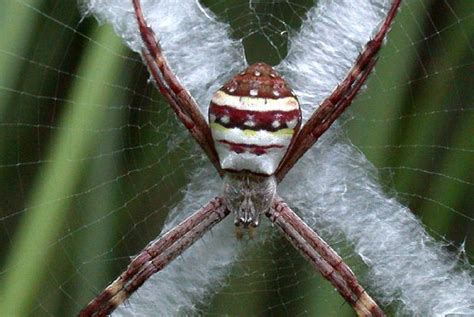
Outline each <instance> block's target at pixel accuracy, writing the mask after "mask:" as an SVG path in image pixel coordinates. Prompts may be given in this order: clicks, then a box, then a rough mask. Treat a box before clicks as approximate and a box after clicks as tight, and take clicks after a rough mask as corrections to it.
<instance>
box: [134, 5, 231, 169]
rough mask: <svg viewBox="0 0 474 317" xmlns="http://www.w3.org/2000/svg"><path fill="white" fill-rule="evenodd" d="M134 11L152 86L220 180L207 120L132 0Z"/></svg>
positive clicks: (218, 166)
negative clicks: (170, 65) (151, 78)
mask: <svg viewBox="0 0 474 317" xmlns="http://www.w3.org/2000/svg"><path fill="white" fill-rule="evenodd" d="M133 7H134V10H135V15H136V18H137V23H138V27H139V29H140V35H141V37H142V40H143V43H144V44H145V49H143V50H142V56H143V59H144V60H145V62H146V64H147V66H148V70H149V71H150V74H151V75H152V77H153V80H154V81H155V84H156V85H157V87H158V89H159V90H160V92H161V94H162V95H163V96H164V97H165V98H166V100H167V102H168V104H169V105H170V107H171V108H172V109H173V111H174V112H175V113H176V115H177V116H178V118H179V120H180V121H181V122H182V123H183V124H184V126H185V127H186V128H187V129H188V130H189V132H190V133H191V135H192V136H193V137H194V139H195V140H196V141H197V142H198V144H199V145H200V146H201V148H202V149H203V150H204V153H206V155H207V157H208V158H209V160H210V161H211V162H212V164H213V165H214V167H215V168H216V170H217V171H218V173H219V174H220V175H221V176H222V175H223V172H222V168H221V166H220V164H219V159H218V157H217V153H216V150H215V148H214V144H213V141H212V137H211V132H210V129H209V126H208V124H207V122H206V119H205V118H204V116H203V115H202V113H201V111H200V110H199V107H198V105H197V103H196V101H195V100H194V99H193V97H192V96H191V94H190V93H189V92H188V91H187V90H186V89H185V88H184V87H183V85H181V83H180V82H179V80H178V78H177V77H176V75H175V74H174V73H173V72H172V71H171V69H170V67H169V65H168V62H167V61H166V58H165V57H164V55H163V52H162V49H161V46H160V43H159V42H158V41H157V40H156V37H155V34H154V33H153V30H152V29H151V28H150V27H148V26H147V24H146V21H145V18H144V16H143V12H142V8H141V5H140V1H139V0H133Z"/></svg>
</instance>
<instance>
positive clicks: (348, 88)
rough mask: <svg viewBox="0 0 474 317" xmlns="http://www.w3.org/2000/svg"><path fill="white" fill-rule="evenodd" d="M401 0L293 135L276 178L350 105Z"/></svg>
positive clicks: (396, 0) (283, 175) (282, 175)
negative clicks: (351, 65) (350, 65)
mask: <svg viewBox="0 0 474 317" xmlns="http://www.w3.org/2000/svg"><path fill="white" fill-rule="evenodd" d="M400 3H401V0H394V1H393V3H392V6H391V8H390V10H389V11H388V13H387V17H386V18H385V20H384V21H383V23H382V25H381V26H380V29H379V31H378V32H377V34H376V35H375V36H374V38H373V39H372V40H371V41H369V42H368V43H367V44H366V45H365V48H364V50H363V51H362V52H361V53H360V55H359V57H358V58H357V60H356V61H355V64H354V66H353V67H352V68H351V70H350V71H349V73H348V74H347V75H346V77H345V78H344V80H343V81H342V82H341V83H340V84H339V85H338V86H337V87H336V89H335V90H334V91H333V92H332V93H331V95H330V96H329V97H328V98H326V99H325V100H324V101H323V102H322V104H321V105H320V106H319V108H318V110H316V112H315V113H314V114H313V115H312V116H311V118H310V119H309V120H308V121H307V122H306V124H305V125H304V126H303V128H302V129H301V131H300V132H299V133H298V135H297V136H296V137H295V140H294V141H293V142H292V145H291V147H290V148H289V150H288V152H287V153H286V155H285V157H284V158H283V160H282V161H281V163H280V166H279V167H278V170H277V172H276V177H277V180H278V181H281V180H282V179H283V178H284V177H285V175H286V173H288V171H289V170H290V169H291V168H292V167H293V165H295V163H296V162H297V161H298V160H299V159H300V158H301V156H303V154H304V153H305V152H306V151H307V150H308V149H309V148H310V147H311V146H313V144H314V143H315V142H316V141H317V140H318V139H319V137H320V136H321V135H322V134H323V133H324V132H326V130H327V129H329V127H330V126H331V125H332V124H333V123H334V121H335V120H336V119H337V118H338V117H339V116H340V115H341V114H342V113H343V112H344V110H345V109H347V107H349V106H350V105H351V103H352V101H353V100H354V98H355V97H356V95H357V93H358V92H359V90H360V89H361V88H362V86H363V84H364V83H365V81H366V80H367V78H368V77H369V75H370V73H371V72H372V69H373V68H374V66H375V63H376V61H377V60H376V58H375V56H376V55H377V53H378V52H379V51H380V48H381V47H382V44H383V40H384V39H385V36H386V35H387V33H388V31H389V29H390V26H391V24H392V21H393V19H394V18H395V16H396V14H397V12H398V8H399V7H400Z"/></svg>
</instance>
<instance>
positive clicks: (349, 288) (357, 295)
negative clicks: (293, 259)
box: [266, 197, 385, 317]
mask: <svg viewBox="0 0 474 317" xmlns="http://www.w3.org/2000/svg"><path fill="white" fill-rule="evenodd" d="M266 216H267V217H268V218H270V220H271V221H272V222H273V223H274V224H276V225H277V226H278V228H279V229H280V230H281V231H282V232H283V234H284V235H285V237H286V238H287V239H288V240H289V241H290V242H291V243H292V244H293V246H294V247H295V248H296V249H297V250H298V251H299V252H300V253H301V254H302V255H303V256H304V257H305V258H307V259H308V260H309V262H310V263H311V264H312V265H313V266H314V267H315V268H316V269H317V270H318V271H319V272H320V273H321V274H322V276H323V277H324V278H325V279H327V280H328V281H329V282H331V284H333V285H334V287H335V288H336V289H337V291H338V292H339V293H340V294H341V295H342V297H344V299H345V300H346V301H347V302H348V303H349V304H350V305H351V306H352V307H353V308H354V310H355V311H356V313H357V314H358V315H359V316H367V317H368V316H374V317H375V316H385V314H384V313H383V311H382V309H380V307H379V306H378V305H377V303H376V302H375V301H374V300H373V299H372V298H371V297H370V296H369V295H368V294H367V292H366V291H365V290H364V288H363V287H362V286H361V285H360V284H359V282H358V280H357V278H356V276H355V275H354V273H352V271H351V269H350V268H349V267H348V266H347V264H345V263H344V262H343V260H342V258H341V257H340V256H339V255H338V254H337V253H336V251H334V250H333V249H332V248H331V247H330V246H329V245H328V244H327V243H326V242H325V241H324V240H323V239H322V238H321V237H320V236H319V235H318V234H317V233H316V232H314V231H313V230H312V229H311V228H310V227H308V225H306V223H305V222H304V221H303V220H301V218H300V217H298V215H296V214H295V213H294V212H293V210H291V209H290V208H289V207H288V205H287V204H286V203H285V202H284V201H283V200H282V199H281V198H279V197H276V198H275V199H274V201H273V205H272V208H270V209H269V210H268V211H267V212H266Z"/></svg>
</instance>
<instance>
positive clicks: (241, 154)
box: [80, 0, 401, 316]
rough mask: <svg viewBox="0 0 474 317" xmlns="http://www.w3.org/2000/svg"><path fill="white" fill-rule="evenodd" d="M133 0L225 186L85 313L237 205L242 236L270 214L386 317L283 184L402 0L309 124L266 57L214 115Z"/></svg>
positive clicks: (367, 67) (365, 72)
mask: <svg viewBox="0 0 474 317" xmlns="http://www.w3.org/2000/svg"><path fill="white" fill-rule="evenodd" d="M132 2H133V7H134V10H135V15H136V19H137V23H138V27H139V30H140V35H141V37H142V40H143V43H144V48H143V49H142V56H143V59H144V62H145V63H146V65H147V67H148V69H149V71H150V73H151V76H152V77H153V79H154V82H155V84H156V86H157V87H158V89H159V90H160V92H161V93H162V95H163V96H164V97H165V99H166V100H167V102H168V103H169V105H170V106H171V108H172V109H173V111H174V112H175V113H176V115H177V117H178V118H179V120H180V121H181V122H182V123H183V124H184V126H185V127H186V128H187V129H188V130H189V132H190V133H191V135H192V136H193V137H194V139H195V140H196V141H197V143H198V144H199V145H200V147H201V148H202V150H203V151H204V152H205V154H206V155H207V157H208V158H209V160H210V161H211V162H212V164H213V165H214V167H215V168H216V170H217V172H218V173H219V175H220V176H221V177H222V178H223V190H222V194H221V195H220V196H218V197H216V198H214V199H212V200H211V201H210V202H208V203H207V204H206V205H205V206H203V207H202V208H201V209H199V210H198V211H196V212H195V213H194V214H193V215H191V216H190V217H188V218H187V219H185V220H184V221H183V222H181V223H180V224H178V225H177V226H176V227H175V228H173V229H172V230H170V231H168V232H167V233H165V234H164V235H162V236H161V237H160V238H159V239H157V240H155V241H152V242H151V243H150V244H149V245H148V246H146V247H145V248H144V249H143V250H142V251H141V252H140V253H139V254H138V255H137V256H136V257H135V258H134V259H133V260H132V261H131V263H130V264H129V266H128V267H127V269H126V270H125V271H124V272H123V273H122V274H121V275H120V276H119V277H118V278H117V279H116V280H115V281H113V282H112V283H111V284H110V285H109V286H107V287H106V288H105V289H104V290H103V291H102V292H101V293H100V294H99V295H98V296H97V297H96V298H94V299H93V300H92V301H91V302H90V303H89V304H88V305H87V306H86V307H85V308H84V309H83V310H82V311H81V312H80V316H104V315H107V314H110V313H111V312H112V311H113V310H114V309H115V308H116V307H117V306H118V305H120V304H121V303H123V302H124V301H125V300H126V299H127V298H128V297H129V296H130V295H131V294H132V293H133V292H134V291H136V290H137V289H138V288H139V287H140V286H141V285H142V284H143V283H144V282H145V281H146V280H147V279H148V278H150V276H151V275H153V274H155V273H157V272H159V271H160V270H162V269H163V268H164V267H165V266H166V265H167V264H169V263H170V262H171V261H173V260H174V259H175V258H176V257H177V256H178V255H180V254H181V253H183V252H184V251H185V250H186V249H187V248H188V247H189V246H191V245H192V244H193V243H194V242H195V241H197V240H198V239H199V238H200V237H202V236H203V235H204V233H206V232H207V231H209V230H210V229H211V228H212V227H213V226H214V225H216V224H217V223H218V222H220V221H221V220H223V219H224V218H225V217H226V216H228V215H229V214H230V213H233V214H234V217H235V220H234V224H235V226H236V235H237V238H242V236H243V233H244V232H245V231H248V233H249V235H250V236H251V237H252V235H253V230H255V228H257V227H258V225H259V222H260V216H261V215H262V214H264V215H265V216H267V217H268V218H269V219H270V221H271V222H272V223H274V224H275V225H276V226H277V227H278V228H279V230H280V231H281V232H282V233H283V235H284V236H285V237H286V238H287V239H288V240H289V241H290V242H291V243H292V245H293V246H294V247H295V248H296V249H297V250H298V251H299V252H300V253H301V254H302V255H303V256H304V257H305V258H306V259H307V260H308V261H309V262H310V263H311V264H312V265H313V266H314V268H315V269H317V270H318V271H319V272H320V273H321V274H322V276H323V277H324V278H326V279H327V280H328V281H329V282H330V283H332V284H333V286H334V287H335V288H336V289H337V291H338V292H339V293H340V294H341V296H342V297H343V298H344V299H345V301H346V302H347V303H349V304H350V305H351V306H352V307H353V309H354V310H355V312H356V313H357V314H358V315H359V316H384V312H383V311H382V309H381V308H380V307H379V306H378V305H377V303H376V302H375V301H374V300H373V299H372V298H371V297H370V296H369V294H368V293H367V292H366V291H365V290H364V288H363V287H362V286H361V285H360V284H359V282H358V280H357V278H356V276H355V275H354V274H353V273H352V271H351V270H350V268H349V267H348V266H347V265H346V264H345V263H344V262H343V260H342V258H341V257H340V256H339V255H338V254H337V253H336V252H335V251H334V250H333V249H332V248H331V247H330V246H329V245H328V244H327V243H326V242H325V241H324V240H323V239H322V238H321V237H319V235H318V234H317V233H316V232H314V231H313V230H312V229H311V228H310V227H309V226H307V225H306V224H305V223H304V221H303V220H302V219H301V218H299V217H298V215H297V214H296V213H295V212H294V211H293V210H291V209H290V207H289V206H288V205H287V204H286V203H285V202H284V201H283V199H282V198H280V197H279V196H278V195H277V193H276V190H277V185H278V183H279V182H281V181H282V180H283V178H284V177H285V175H286V174H287V173H288V171H289V170H290V169H291V168H292V167H293V166H294V164H295V163H296V162H297V161H298V160H299V159H300V158H301V156H302V155H303V154H304V153H305V152H306V151H307V150H308V149H309V148H310V147H311V146H312V145H313V144H314V143H315V142H316V141H317V140H318V138H319V137H320V136H321V135H322V134H323V133H324V132H325V131H326V130H327V129H328V128H329V127H330V126H331V124H332V123H333V122H334V121H335V120H336V119H337V118H338V117H339V116H340V115H341V114H342V113H343V112H344V110H345V109H346V108H347V107H348V106H349V105H350V104H351V103H352V101H353V99H354V98H355V96H356V95H357V93H358V92H359V90H360V88H361V87H362V85H363V84H364V83H365V81H366V79H367V77H368V76H369V74H370V73H371V71H372V70H373V68H374V66H375V64H376V61H377V58H376V55H377V53H378V52H379V50H380V48H381V46H382V44H383V40H384V39H385V37H386V35H387V33H388V31H389V29H390V26H391V24H392V21H393V19H394V18H395V16H396V14H397V11H398V8H399V6H400V3H401V0H393V2H392V4H391V7H390V9H389V11H388V13H387V16H386V18H385V20H384V21H383V23H382V24H381V25H380V27H379V30H378V32H377V33H376V34H375V36H374V37H373V39H372V40H370V41H369V42H368V43H366V45H365V47H364V49H363V50H362V52H361V53H360V54H359V56H358V58H357V59H356V61H355V63H354V65H353V66H352V68H351V69H350V70H349V72H348V74H347V75H346V77H345V78H344V79H343V80H342V81H341V82H340V83H339V85H338V86H337V87H336V89H334V90H333V92H332V93H331V95H330V96H329V97H327V98H326V99H325V100H324V101H323V102H322V103H321V105H320V106H319V107H318V108H317V110H316V111H315V112H314V113H313V114H312V116H311V117H310V118H309V120H308V121H307V122H306V123H305V124H304V125H303V126H301V109H300V105H299V103H298V99H297V96H296V95H295V94H294V93H293V91H292V90H291V88H290V87H289V85H288V84H287V83H286V81H285V80H284V79H283V78H282V77H281V76H280V75H279V74H278V73H277V72H276V71H275V70H273V68H272V67H271V66H269V65H267V64H264V63H256V64H253V65H250V66H249V67H248V68H246V69H245V70H243V71H242V72H240V73H239V74H237V75H236V76H235V77H233V78H232V79H231V80H229V81H228V82H227V83H225V84H224V85H223V87H222V88H220V89H219V90H218V91H217V92H216V93H215V94H214V96H213V97H212V100H211V104H210V107H209V114H208V115H209V117H208V121H209V124H208V123H207V121H206V119H205V118H204V116H203V115H202V113H201V112H200V110H199V108H198V105H197V104H196V101H195V100H194V99H193V98H192V96H191V95H190V93H189V92H188V91H187V90H186V89H185V88H184V87H183V86H182V85H181V83H180V82H179V80H178V79H177V77H176V76H175V74H174V73H173V72H172V71H171V69H170V67H169V66H168V63H167V60H166V58H165V56H164V55H163V53H162V50H161V46H160V44H159V42H158V40H157V39H156V37H155V34H154V32H153V30H152V29H151V28H149V27H148V26H147V23H146V21H145V18H144V15H143V12H142V8H141V5H140V1H139V0H132Z"/></svg>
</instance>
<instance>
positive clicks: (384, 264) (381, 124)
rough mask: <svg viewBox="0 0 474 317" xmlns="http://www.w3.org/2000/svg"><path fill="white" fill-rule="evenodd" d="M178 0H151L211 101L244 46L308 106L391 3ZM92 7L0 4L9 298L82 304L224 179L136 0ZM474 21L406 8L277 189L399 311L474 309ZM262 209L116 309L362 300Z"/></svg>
mask: <svg viewBox="0 0 474 317" xmlns="http://www.w3.org/2000/svg"><path fill="white" fill-rule="evenodd" d="M154 3H155V4H156V3H158V2H157V1H143V5H144V7H145V8H147V6H149V5H150V6H153V4H154ZM180 3H181V5H180V7H179V8H178V9H176V4H175V3H174V2H173V1H165V2H164V4H163V3H161V4H159V5H158V6H156V10H152V9H149V10H146V11H145V15H146V16H147V18H149V19H150V21H149V22H150V23H151V24H152V26H153V29H154V30H155V31H156V32H157V34H159V36H160V40H161V43H162V45H163V48H164V50H165V54H167V55H166V56H167V57H168V58H169V60H170V63H171V66H172V67H173V69H174V70H175V71H176V73H177V74H178V75H179V77H180V79H181V80H182V81H183V83H184V84H185V85H186V86H187V87H189V88H190V90H191V92H192V93H193V96H195V98H196V99H197V100H198V101H199V103H200V106H201V107H203V108H202V109H203V112H205V108H206V107H207V103H208V100H209V96H210V94H212V93H213V91H214V90H216V89H217V88H218V87H219V86H220V85H221V84H222V83H223V81H225V80H226V79H227V78H229V77H230V76H232V74H233V73H235V72H237V71H238V70H239V69H240V68H242V67H243V66H244V65H245V60H246V61H247V62H248V63H253V62H256V61H264V62H267V63H270V64H273V65H279V66H278V69H279V70H280V71H281V72H282V73H284V74H285V77H286V78H287V79H288V80H289V82H290V84H292V86H294V88H295V90H296V91H297V94H298V96H299V98H300V99H301V101H302V102H303V104H304V107H305V116H306V117H307V116H308V115H309V114H310V113H311V112H312V110H313V109H314V107H315V106H316V105H317V104H318V101H320V100H322V99H323V98H324V97H325V96H326V95H327V94H329V93H330V91H331V90H332V89H333V88H334V86H335V85H336V84H337V82H338V81H339V80H340V79H341V78H342V76H343V75H344V73H345V72H346V71H347V69H348V68H349V67H350V65H351V63H352V61H353V60H354V59H355V57H356V56H357V53H358V52H359V51H360V50H361V48H362V46H363V44H364V42H365V41H366V40H367V39H368V38H369V37H370V35H371V34H372V32H373V30H374V28H375V27H376V26H377V25H378V23H379V22H380V20H381V19H382V18H383V14H384V12H385V11H386V9H387V5H388V3H387V1H375V0H374V1H337V3H335V1H334V2H331V1H319V2H318V3H317V5H318V7H316V8H312V7H313V4H314V3H313V1H296V0H290V1H277V0H273V1H252V0H247V1H224V0H217V1H212V0H206V1H202V2H201V4H202V7H201V8H200V7H199V6H197V2H195V1H183V2H180ZM88 4H89V5H90V6H88ZM88 4H87V3H84V2H82V3H81V5H82V11H81V10H79V7H78V6H72V5H71V2H65V1H58V0H29V1H26V0H21V1H11V2H9V4H8V5H6V6H5V8H4V10H3V12H2V13H0V15H1V16H2V19H1V20H0V23H1V25H2V26H3V28H2V31H0V32H3V34H2V37H1V38H0V43H1V44H0V72H1V73H2V74H3V75H2V76H1V77H0V153H1V154H0V171H1V173H0V177H1V182H0V186H1V189H2V197H3V199H2V203H1V205H0V228H1V229H0V247H1V250H2V251H1V254H0V261H1V262H0V263H1V264H0V265H1V267H0V279H1V282H0V312H2V315H11V314H7V313H6V312H12V311H13V312H16V313H17V314H18V315H35V316H38V315H40V316H41V315H59V316H64V315H73V314H76V313H77V312H78V311H79V310H80V309H81V308H82V307H83V305H85V304H86V303H87V302H88V301H89V300H90V299H91V298H93V297H94V296H95V295H96V294H97V293H98V292H99V291H101V290H102V289H103V288H104V287H105V286H106V285H107V284H108V283H109V282H111V281H112V280H113V279H114V278H115V277H116V276H117V275H118V274H119V273H120V272H121V271H122V270H123V269H124V268H125V267H126V265H127V264H128V262H129V260H130V257H131V256H133V255H134V254H136V253H137V252H139V250H140V249H142V248H143V247H144V246H145V245H146V244H147V243H148V242H149V241H151V240H153V239H155V238H156V237H157V235H158V234H159V233H160V232H161V231H162V230H163V231H166V230H167V229H169V228H171V227H172V226H173V225H174V224H176V223H177V222H179V221H180V220H181V219H183V218H184V217H186V215H187V214H189V213H191V212H193V211H195V210H197V209H198V208H199V207H200V206H202V205H203V204H204V203H205V202H206V201H207V200H209V199H210V198H211V197H213V196H215V195H216V194H218V193H219V191H220V181H219V179H218V178H217V176H216V175H215V173H214V171H213V169H212V166H211V165H210V164H209V163H208V162H207V161H206V159H205V158H204V156H203V155H202V153H201V151H200V150H199V149H198V147H197V146H195V144H194V142H193V141H192V140H190V137H189V135H188V133H187V131H185V129H184V128H183V127H182V126H181V125H180V124H179V123H178V122H177V120H176V119H175V117H174V115H173V113H172V112H171V111H170V110H169V109H168V107H167V105H166V104H165V103H164V102H163V100H162V98H161V97H160V96H159V94H158V93H157V92H156V90H155V89H154V88H153V86H152V85H151V84H149V83H148V78H149V77H148V74H147V72H146V69H145V68H144V66H143V64H142V62H141V60H140V58H139V56H138V55H137V54H135V53H133V52H131V51H130V50H129V49H128V48H126V47H124V46H123V45H122V39H124V40H125V42H126V43H128V44H129V46H131V47H133V48H134V49H135V50H137V49H138V48H139V42H137V38H136V35H137V34H136V30H135V28H134V24H130V23H129V22H127V21H130V19H132V21H133V15H132V11H131V6H130V5H129V4H128V1H124V2H123V3H122V2H121V1H90V2H88ZM84 11H86V12H88V13H89V15H91V14H95V15H96V17H99V18H100V20H101V21H102V22H104V23H106V22H107V23H110V22H111V21H112V23H113V24H114V30H115V33H114V31H112V30H111V28H110V26H109V25H108V24H104V25H102V26H100V27H99V26H98V23H97V21H96V20H95V19H93V18H90V17H87V18H83V15H82V14H83V12H84ZM124 16H125V17H126V18H124ZM473 24H474V6H473V4H471V3H470V2H469V1H461V0H459V1H446V0H443V1H411V2H409V3H408V2H407V3H405V4H404V5H402V10H401V12H400V13H399V16H398V17H397V18H396V20H395V24H394V26H393V30H392V32H391V33H390V35H389V40H388V41H387V43H386V45H385V47H384V48H383V51H382V52H381V54H380V59H379V62H378V65H377V67H376V71H375V72H374V74H372V76H371V78H370V79H369V81H368V84H367V89H366V90H365V91H364V92H363V93H361V94H360V96H359V97H358V98H357V100H356V101H355V102H354V104H353V106H351V108H350V110H349V111H348V113H346V114H345V115H344V116H343V117H342V118H340V119H339V120H338V122H337V123H336V125H335V127H334V128H331V130H330V131H328V133H327V134H326V135H325V136H324V137H323V138H322V139H321V140H320V141H319V142H318V144H317V145H316V146H315V147H314V149H312V150H311V151H310V152H309V153H308V154H307V155H305V157H304V158H303V159H302V161H301V162H300V163H299V164H298V165H297V166H296V167H295V169H294V170H293V171H291V172H290V174H289V175H288V178H287V179H286V180H285V181H284V182H283V183H282V184H281V186H280V188H279V193H280V194H281V195H282V196H283V197H284V198H285V200H286V201H287V202H288V204H289V205H290V206H291V207H292V208H294V209H295V210H296V211H297V212H298V214H299V215H300V216H301V217H302V218H303V219H304V220H305V221H306V222H308V224H309V225H310V226H311V227H313V228H315V229H316V230H317V231H318V233H320V234H321V235H322V236H323V237H324V238H325V239H326V241H328V242H329V244H330V245H331V246H333V247H334V248H335V249H336V250H337V251H338V252H339V253H340V254H341V256H342V257H343V258H344V259H345V261H346V262H348V263H349V265H350V266H351V268H352V269H353V270H354V272H355V273H356V275H357V276H358V277H359V279H360V280H361V282H362V284H363V285H364V286H366V287H367V289H368V290H369V292H370V293H371V294H372V295H373V296H374V297H375V298H376V299H377V301H378V302H379V303H381V304H382V306H383V307H384V308H385V309H386V310H387V312H389V313H390V314H396V315H414V314H418V315H423V316H425V315H440V316H441V315H444V314H447V313H465V314H467V313H471V314H472V313H473V311H474V298H473V295H472V294H473V289H472V287H473V286H472V266H471V264H470V263H472V262H473V254H474V253H473V242H474V241H473V236H472V235H473V232H472V230H473V223H474V220H473V219H474V218H473V217H474V214H473V209H472V208H473V206H474V204H473V203H474V200H473V198H472V197H473V195H474V192H473V188H474V186H473V182H474V176H473V173H472V163H473V157H474V144H473V139H472V132H473V131H474V123H473V101H474V93H473V90H472V87H473V76H472V71H473V61H474V47H473V38H474V35H473V30H474V26H473ZM300 30H303V31H300ZM115 34H119V35H120V37H121V38H122V39H120V38H119V37H117V36H116V35H115ZM243 47H244V48H245V50H244V49H243ZM244 56H245V58H244ZM282 61H283V62H282ZM404 206H406V207H404ZM262 220H263V219H262ZM262 222H263V224H262V226H261V228H260V229H259V231H258V237H257V238H256V239H255V240H249V239H244V241H237V240H236V239H235V235H234V232H233V228H232V219H231V217H229V219H227V220H225V221H224V222H223V223H221V224H220V225H218V226H217V227H216V228H215V229H213V230H212V232H210V233H209V234H207V235H206V236H205V237H204V238H203V239H202V240H201V241H199V242H198V243H197V244H196V246H195V247H193V248H192V249H190V250H188V252H186V253H184V254H183V255H182V256H181V257H179V258H178V259H177V260H176V261H175V262H174V263H172V264H171V265H170V266H169V267H168V268H166V269H165V270H164V271H163V272H160V273H159V274H156V275H155V276H154V277H153V279H152V280H151V281H150V282H147V283H146V284H145V285H144V286H143V287H142V288H141V289H140V290H139V291H138V292H137V293H136V294H135V295H134V296H133V297H132V298H131V299H130V300H129V301H128V302H127V304H126V305H124V306H123V307H120V309H119V310H118V314H119V315H131V314H134V315H189V314H191V315H211V316H213V315H216V316H220V315H231V316H233V315H265V316H268V315H278V316H279V315H291V316H295V315H308V316H314V315H322V316H331V315H332V316H344V315H347V316H351V315H353V313H352V311H351V309H350V307H349V306H348V305H347V304H345V303H344V301H343V300H342V299H341V298H340V296H339V295H338V294H337V292H335V291H334V290H333V289H332V288H331V287H330V285H329V284H328V283H327V282H325V281H324V280H322V279H321V278H320V277H319V275H318V274H317V273H315V272H314V271H313V269H312V267H311V266H310V265H309V264H307V263H306V262H305V261H304V259H302V258H301V257H300V256H299V255H298V253H297V252H296V251H295V250H293V248H292V247H291V245H289V244H288V243H287V242H286V241H285V239H284V238H283V237H281V236H280V235H279V234H278V233H277V232H276V230H274V229H275V228H272V227H271V226H269V225H268V222H267V221H266V220H264V221H262ZM9 307H10V308H11V307H13V308H12V309H13V310H9V309H10V308H9ZM3 312H5V313H3Z"/></svg>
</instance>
